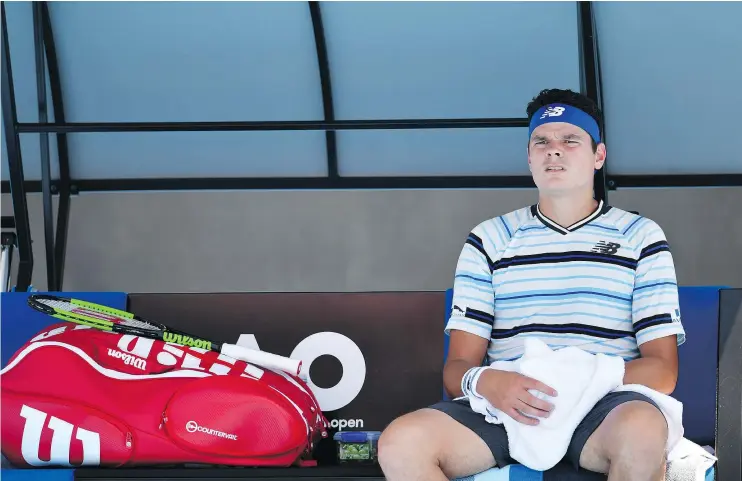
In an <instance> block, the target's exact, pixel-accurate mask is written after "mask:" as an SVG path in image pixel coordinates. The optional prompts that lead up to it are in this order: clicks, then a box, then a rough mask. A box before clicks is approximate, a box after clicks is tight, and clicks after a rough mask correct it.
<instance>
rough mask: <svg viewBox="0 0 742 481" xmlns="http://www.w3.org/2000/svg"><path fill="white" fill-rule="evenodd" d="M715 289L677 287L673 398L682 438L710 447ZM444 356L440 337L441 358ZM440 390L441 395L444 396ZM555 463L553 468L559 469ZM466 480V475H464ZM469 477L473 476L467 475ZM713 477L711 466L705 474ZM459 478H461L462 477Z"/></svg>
mask: <svg viewBox="0 0 742 481" xmlns="http://www.w3.org/2000/svg"><path fill="white" fill-rule="evenodd" d="M719 289H721V287H705V286H704V287H680V288H679V295H680V312H681V315H682V322H683V326H684V327H685V331H686V334H687V336H686V342H685V343H684V344H683V345H682V346H680V347H679V349H678V353H679V363H680V364H679V369H680V372H679V376H678V382H677V387H676V388H675V392H673V394H672V395H673V397H675V398H676V399H678V400H679V401H681V402H682V403H683V425H684V428H685V437H686V438H688V439H689V440H691V441H693V442H695V443H697V444H699V445H701V446H706V445H708V446H712V447H713V446H714V439H715V438H714V436H715V426H716V369H717V352H718V343H719V339H718V336H719V332H718V331H719V324H718V319H719ZM452 298H453V289H448V290H447V291H446V311H445V313H446V314H445V321H447V320H448V318H447V316H448V313H450V312H451V300H452ZM447 355H448V336H444V347H443V359H444V361H445V359H446V357H447ZM445 397H446V396H445V393H444V398H445ZM562 467H564V468H567V467H566V466H558V467H556V468H553V469H561V468H562ZM464 479H466V478H464ZM469 479H472V480H473V479H475V478H474V477H470V478H469ZM542 479H544V476H543V473H542V472H539V471H534V470H532V469H529V468H526V467H525V466H521V465H511V466H508V467H506V468H504V469H496V468H495V469H492V470H490V471H488V472H485V473H481V474H480V475H478V476H476V481H480V480H482V481H541V480H542ZM706 479H707V480H708V481H710V480H713V479H714V468H711V469H710V470H709V471H708V472H707V473H706ZM462 481H463V480H462Z"/></svg>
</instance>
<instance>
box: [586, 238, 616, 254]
mask: <svg viewBox="0 0 742 481" xmlns="http://www.w3.org/2000/svg"><path fill="white" fill-rule="evenodd" d="M620 247H621V244H617V243H616V242H606V241H600V242H598V243H597V244H596V245H595V247H593V248H592V249H591V250H592V251H593V252H600V253H601V254H615V253H616V252H618V249H619V248H620Z"/></svg>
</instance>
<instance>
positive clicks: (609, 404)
mask: <svg viewBox="0 0 742 481" xmlns="http://www.w3.org/2000/svg"><path fill="white" fill-rule="evenodd" d="M629 401H646V402H648V403H650V404H651V405H653V406H655V407H656V408H657V409H659V406H657V404H656V403H655V402H654V401H652V399H651V398H649V397H647V396H645V395H643V394H640V393H638V392H631V391H621V392H614V393H610V394H608V395H607V396H605V397H604V398H603V399H601V400H600V401H598V402H597V403H596V404H595V406H594V407H593V409H592V410H590V412H588V413H587V415H586V416H585V418H584V419H583V420H582V421H581V422H580V424H578V425H577V428H576V429H575V432H574V434H573V435H572V440H571V441H570V443H569V448H567V453H566V454H565V456H564V461H568V462H571V463H572V465H573V466H574V467H575V469H580V455H581V454H582V448H583V447H584V446H585V443H586V442H587V439H588V438H589V437H590V435H592V434H593V432H594V431H595V430H596V429H597V428H598V426H600V423H602V422H603V420H604V419H605V417H606V416H608V413H610V412H611V411H612V410H613V409H614V408H615V407H616V406H618V405H620V404H623V403H625V402H629ZM430 408H432V409H437V410H439V411H442V412H444V413H446V414H448V415H449V416H451V417H452V418H453V419H455V420H456V421H458V422H459V423H461V424H463V425H464V426H466V427H467V428H469V429H471V430H472V431H474V433H475V434H476V435H477V436H479V437H480V438H482V440H483V441H484V442H485V443H486V444H487V446H488V447H489V448H490V450H491V451H492V455H493V456H494V458H495V462H496V463H497V466H498V467H501V468H502V467H505V466H507V465H508V464H518V461H516V460H514V459H512V458H511V457H510V450H509V449H508V434H507V432H506V431H505V427H504V426H503V425H502V424H492V423H488V422H487V421H485V420H484V416H483V415H482V414H479V413H476V412H474V411H472V409H471V408H470V407H469V401H467V400H466V399H461V400H457V401H441V402H439V403H436V404H434V405H432V406H430Z"/></svg>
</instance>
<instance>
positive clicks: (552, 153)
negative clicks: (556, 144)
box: [546, 149, 562, 157]
mask: <svg viewBox="0 0 742 481" xmlns="http://www.w3.org/2000/svg"><path fill="white" fill-rule="evenodd" d="M546 155H548V156H549V157H551V156H554V157H561V156H562V152H561V151H559V150H556V149H549V151H548V152H547V153H546Z"/></svg>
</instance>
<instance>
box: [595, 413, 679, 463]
mask: <svg viewBox="0 0 742 481" xmlns="http://www.w3.org/2000/svg"><path fill="white" fill-rule="evenodd" d="M666 445H667V422H666V421H665V417H664V415H663V414H662V412H661V411H660V410H659V409H657V408H656V407H655V406H653V405H652V404H650V403H648V402H644V401H630V402H627V403H624V404H621V405H620V406H618V407H616V408H615V409H614V410H613V411H611V413H610V414H609V415H608V416H607V417H606V418H605V420H604V421H603V423H602V424H601V425H600V426H599V427H598V429H596V430H595V432H594V433H593V435H592V436H590V438H589V439H588V441H587V443H586V444H585V447H584V448H583V451H582V454H581V457H580V465H581V466H583V467H584V468H585V469H589V470H592V471H598V472H603V473H605V472H608V470H609V469H610V468H611V467H615V466H616V465H626V466H630V467H631V468H632V469H645V470H649V471H651V470H655V469H661V468H663V467H664V461H665V447H666Z"/></svg>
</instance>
